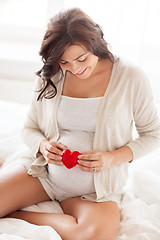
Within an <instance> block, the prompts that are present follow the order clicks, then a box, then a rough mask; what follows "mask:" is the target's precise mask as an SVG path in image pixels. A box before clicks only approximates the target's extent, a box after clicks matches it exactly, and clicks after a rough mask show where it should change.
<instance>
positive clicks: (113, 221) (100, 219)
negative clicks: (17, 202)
mask: <svg viewBox="0 0 160 240" xmlns="http://www.w3.org/2000/svg"><path fill="white" fill-rule="evenodd" d="M61 206H62V208H63V210H64V214H58V213H34V212H27V211H18V212H15V213H13V214H11V215H9V217H15V218H20V219H23V220H26V221H28V222H30V223H33V224H36V225H49V226H51V227H53V228H54V229H55V230H56V231H57V233H59V235H60V236H61V237H62V239H63V240H75V239H76V240H82V239H83V240H93V239H94V240H114V239H115V238H116V235H117V232H118V229H119V222H120V214H119V209H118V207H117V205H116V203H114V202H104V203H94V202H90V201H83V200H81V199H80V198H71V199H67V200H64V201H63V202H61Z"/></svg>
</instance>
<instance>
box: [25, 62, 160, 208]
mask: <svg viewBox="0 0 160 240" xmlns="http://www.w3.org/2000/svg"><path fill="white" fill-rule="evenodd" d="M52 81H53V82H54V83H55V84H56V86H57V95H56V97H54V98H52V99H43V100H42V101H41V100H40V101H37V100H36V99H37V96H38V94H39V93H38V92H34V93H33V98H32V103H31V106H30V109H29V112H28V115H27V118H26V121H25V125H24V129H23V131H22V137H23V140H24V142H25V143H26V144H27V145H28V147H29V149H30V150H29V152H30V154H27V155H25V156H24V160H25V166H26V167H27V169H28V170H29V171H28V173H29V174H30V175H33V176H41V177H47V169H46V164H47V161H46V160H45V159H44V158H43V156H42V155H41V154H40V153H38V149H39V145H40V142H41V141H42V140H43V139H47V140H51V141H57V140H58V138H59V130H58V125H57V109H58V105H59V102H60V97H61V93H62V88H63V82H64V77H62V76H61V74H60V73H58V74H57V75H56V76H54V77H53V79H52ZM41 84H42V80H41V79H40V78H38V79H37V81H36V86H35V89H36V90H39V89H41ZM133 122H135V125H136V129H137V131H138V135H139V137H138V138H137V139H133V137H132V128H133ZM126 145H127V146H129V147H130V148H131V150H132V152H133V156H134V160H135V159H137V158H139V157H141V156H143V155H144V154H146V153H148V152H149V151H151V150H153V149H155V148H156V147H159V146H160V120H159V118H158V114H157V110H156V108H155V105H154V100H153V95H152V90H151V87H150V83H149V81H148V79H147V77H146V75H145V74H144V73H143V72H142V71H141V70H140V69H138V68H137V67H136V66H134V65H133V64H130V63H128V62H127V61H126V60H124V59H118V60H117V61H116V62H115V63H114V64H113V70H112V74H111V78H110V81H109V84H108V87H107V90H106V92H105V95H104V98H103V100H102V102H101V105H100V109H99V115H98V120H97V124H96V131H95V137H94V143H93V149H97V150H102V151H113V150H115V149H118V148H120V147H123V146H126ZM127 172H128V163H124V164H121V165H117V166H115V167H112V168H111V169H109V170H105V171H103V172H98V173H94V184H95V189H96V193H94V194H89V195H86V196H82V198H83V199H89V200H91V201H99V202H101V201H109V200H112V201H116V202H117V203H118V204H119V203H120V200H121V196H122V193H123V189H122V188H123V186H124V184H125V181H126V179H127Z"/></svg>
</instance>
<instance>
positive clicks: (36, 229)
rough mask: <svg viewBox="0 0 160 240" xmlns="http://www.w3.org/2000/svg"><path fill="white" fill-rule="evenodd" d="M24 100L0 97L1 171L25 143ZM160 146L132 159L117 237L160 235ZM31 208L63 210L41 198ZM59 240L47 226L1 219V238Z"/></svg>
mask: <svg viewBox="0 0 160 240" xmlns="http://www.w3.org/2000/svg"><path fill="white" fill-rule="evenodd" d="M27 109H28V105H27V104H20V103H15V102H9V101H2V100H0V156H2V157H4V158H5V163H4V165H3V167H1V168H0V173H1V172H2V171H5V170H6V169H7V168H10V167H12V166H13V165H16V164H19V163H20V159H21V155H22V154H23V152H24V150H25V149H26V146H25V145H24V144H23V142H22V140H21V137H20V132H21V128H22V126H23V122H24V119H25V115H26V112H27ZM159 186H160V148H158V149H156V150H154V151H153V152H152V153H150V154H148V155H147V156H145V157H144V158H141V159H139V160H138V161H136V162H134V163H132V164H131V165H130V167H129V177H128V180H127V182H126V185H125V187H124V190H125V194H124V198H123V201H122V210H121V224H120V230H119V234H118V236H117V239H116V240H125V239H127V240H159V239H160V187H159ZM26 210H30V211H41V212H62V209H61V208H60V206H59V204H58V203H57V202H51V201H48V202H43V203H40V204H37V205H33V206H30V207H28V208H26ZM1 239H3V240H10V239H16V240H26V239H32V240H51V239H52V240H60V239H61V237H60V236H59V235H58V233H56V231H55V230H54V229H52V228H51V227H49V226H36V225H33V224H30V223H27V222H25V221H23V220H18V219H12V218H3V219H0V240H1Z"/></svg>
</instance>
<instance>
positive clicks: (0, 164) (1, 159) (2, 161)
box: [0, 157, 4, 167]
mask: <svg viewBox="0 0 160 240" xmlns="http://www.w3.org/2000/svg"><path fill="white" fill-rule="evenodd" d="M3 163H4V159H3V158H2V157H0V167H1V166H2V165H3Z"/></svg>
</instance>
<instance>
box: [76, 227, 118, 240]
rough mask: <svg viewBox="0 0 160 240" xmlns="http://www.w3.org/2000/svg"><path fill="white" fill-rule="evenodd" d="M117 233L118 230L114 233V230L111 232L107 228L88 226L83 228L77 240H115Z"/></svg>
mask: <svg viewBox="0 0 160 240" xmlns="http://www.w3.org/2000/svg"><path fill="white" fill-rule="evenodd" d="M117 232H118V231H117V230H115V231H113V229H112V230H111V229H110V228H108V227H107V226H106V227H103V226H97V225H94V224H87V225H85V226H81V228H80V232H79V233H78V236H77V238H76V240H82V239H83V240H93V239H94V240H115V238H116V236H117Z"/></svg>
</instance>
